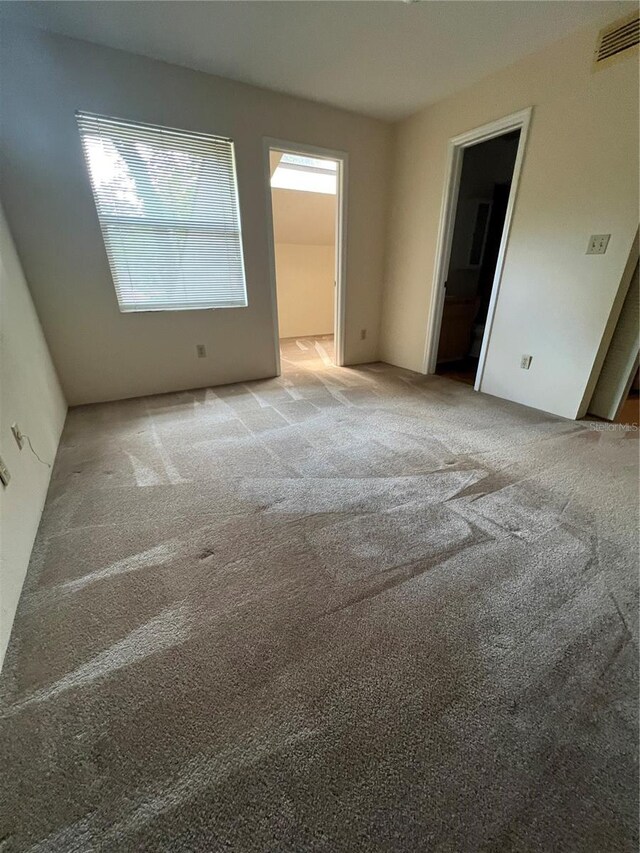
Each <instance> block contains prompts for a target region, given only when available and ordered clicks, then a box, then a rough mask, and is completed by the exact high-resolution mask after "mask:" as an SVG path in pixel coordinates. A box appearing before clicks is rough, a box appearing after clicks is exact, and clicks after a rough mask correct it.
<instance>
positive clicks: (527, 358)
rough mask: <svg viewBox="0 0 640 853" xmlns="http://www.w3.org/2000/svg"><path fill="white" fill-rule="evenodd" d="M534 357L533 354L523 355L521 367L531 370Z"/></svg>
mask: <svg viewBox="0 0 640 853" xmlns="http://www.w3.org/2000/svg"><path fill="white" fill-rule="evenodd" d="M532 358H533V356H532V355H523V356H522V358H521V359H520V367H521V368H522V369H523V370H529V368H530V367H531V359H532Z"/></svg>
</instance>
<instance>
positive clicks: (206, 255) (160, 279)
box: [76, 112, 247, 311]
mask: <svg viewBox="0 0 640 853" xmlns="http://www.w3.org/2000/svg"><path fill="white" fill-rule="evenodd" d="M76 115H77V119H78V125H79V127H80V135H81V137H82V146H83V149H84V155H85V158H86V161H87V167H88V170H89V177H90V180H91V187H92V189H93V196H94V199H95V203H96V208H97V210H98V218H99V220H100V226H101V228H102V234H103V237H104V242H105V246H106V250H107V256H108V258H109V264H110V266H111V274H112V276H113V282H114V285H115V289H116V294H117V296H118V304H119V305H120V310H121V311H177V310H185V309H198V308H236V307H241V306H245V305H246V304H247V291H246V286H245V277H244V264H243V258H242V235H241V231H240V213H239V208H238V190H237V185H236V173H235V160H234V151H233V142H231V140H229V139H222V138H221V137H217V136H209V135H206V134H202V133H190V132H188V131H181V130H173V129H171V128H165V127H156V126H154V125H147V124H136V123H133V122H127V121H121V120H119V119H113V118H108V117H106V116H98V115H92V114H90V113H83V112H78V113H77V114H76Z"/></svg>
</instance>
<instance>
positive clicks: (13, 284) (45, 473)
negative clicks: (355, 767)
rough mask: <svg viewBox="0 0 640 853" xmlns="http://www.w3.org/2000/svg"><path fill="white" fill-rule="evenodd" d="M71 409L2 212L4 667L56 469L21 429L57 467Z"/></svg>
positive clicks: (0, 595) (0, 566)
mask: <svg viewBox="0 0 640 853" xmlns="http://www.w3.org/2000/svg"><path fill="white" fill-rule="evenodd" d="M66 411H67V406H66V403H65V400H64V397H63V396H62V391H61V390H60V385H59V383H58V378H57V376H56V372H55V369H54V367H53V364H52V362H51V357H50V356H49V351H48V349H47V345H46V343H45V340H44V336H43V334H42V330H41V328H40V323H39V322H38V317H37V315H36V312H35V309H34V307H33V302H32V301H31V296H30V294H29V290H28V288H27V284H26V282H25V279H24V275H23V273H22V269H21V267H20V261H19V260H18V257H17V255H16V251H15V247H14V245H13V241H12V239H11V234H10V233H9V229H8V227H7V224H6V220H5V217H4V213H3V211H2V210H1V209H0V455H1V456H2V458H3V460H4V462H5V464H6V465H7V467H8V468H9V471H10V473H11V482H10V483H9V485H8V486H6V487H5V486H2V485H0V666H2V660H3V657H4V653H5V650H6V647H7V642H8V640H9V634H10V633H11V625H12V623H13V617H14V614H15V610H16V606H17V604H18V599H19V597H20V590H21V589H22V584H23V581H24V577H25V573H26V571H27V565H28V563H29V557H30V554H31V548H32V546H33V540H34V538H35V535H36V531H37V529H38V524H39V522H40V515H41V513H42V507H43V506H44V500H45V496H46V494H47V488H48V485H49V477H50V475H51V469H50V468H48V467H47V466H46V465H43V464H42V463H41V462H38V460H37V459H36V458H35V456H34V455H33V453H32V452H31V450H30V449H29V446H28V445H25V446H24V447H23V448H22V450H20V449H19V448H18V445H17V444H16V443H15V441H14V438H13V435H12V434H11V425H12V424H13V423H17V424H18V425H19V426H20V428H21V429H22V431H23V432H24V433H26V434H27V435H29V437H30V438H31V442H32V444H33V446H34V448H35V450H36V451H37V453H38V455H39V456H41V457H42V459H44V460H45V461H46V462H53V459H54V457H55V455H56V450H57V447H58V441H59V438H60V433H61V431H62V426H63V424H64V418H65V414H66Z"/></svg>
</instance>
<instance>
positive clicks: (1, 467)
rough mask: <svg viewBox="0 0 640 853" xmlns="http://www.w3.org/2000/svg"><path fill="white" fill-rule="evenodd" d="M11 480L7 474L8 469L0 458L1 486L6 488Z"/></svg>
mask: <svg viewBox="0 0 640 853" xmlns="http://www.w3.org/2000/svg"><path fill="white" fill-rule="evenodd" d="M10 480H11V474H10V473H9V469H8V468H7V466H6V465H5V464H4V462H3V461H2V458H0V481H2V485H3V486H8V485H9V482H10Z"/></svg>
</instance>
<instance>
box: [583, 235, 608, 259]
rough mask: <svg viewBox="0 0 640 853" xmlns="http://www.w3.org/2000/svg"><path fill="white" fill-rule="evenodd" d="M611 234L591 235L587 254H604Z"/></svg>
mask: <svg viewBox="0 0 640 853" xmlns="http://www.w3.org/2000/svg"><path fill="white" fill-rule="evenodd" d="M610 239H611V234H592V235H591V237H589V245H588V246H587V255H604V253H605V252H606V251H607V246H608V245H609V240H610Z"/></svg>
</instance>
